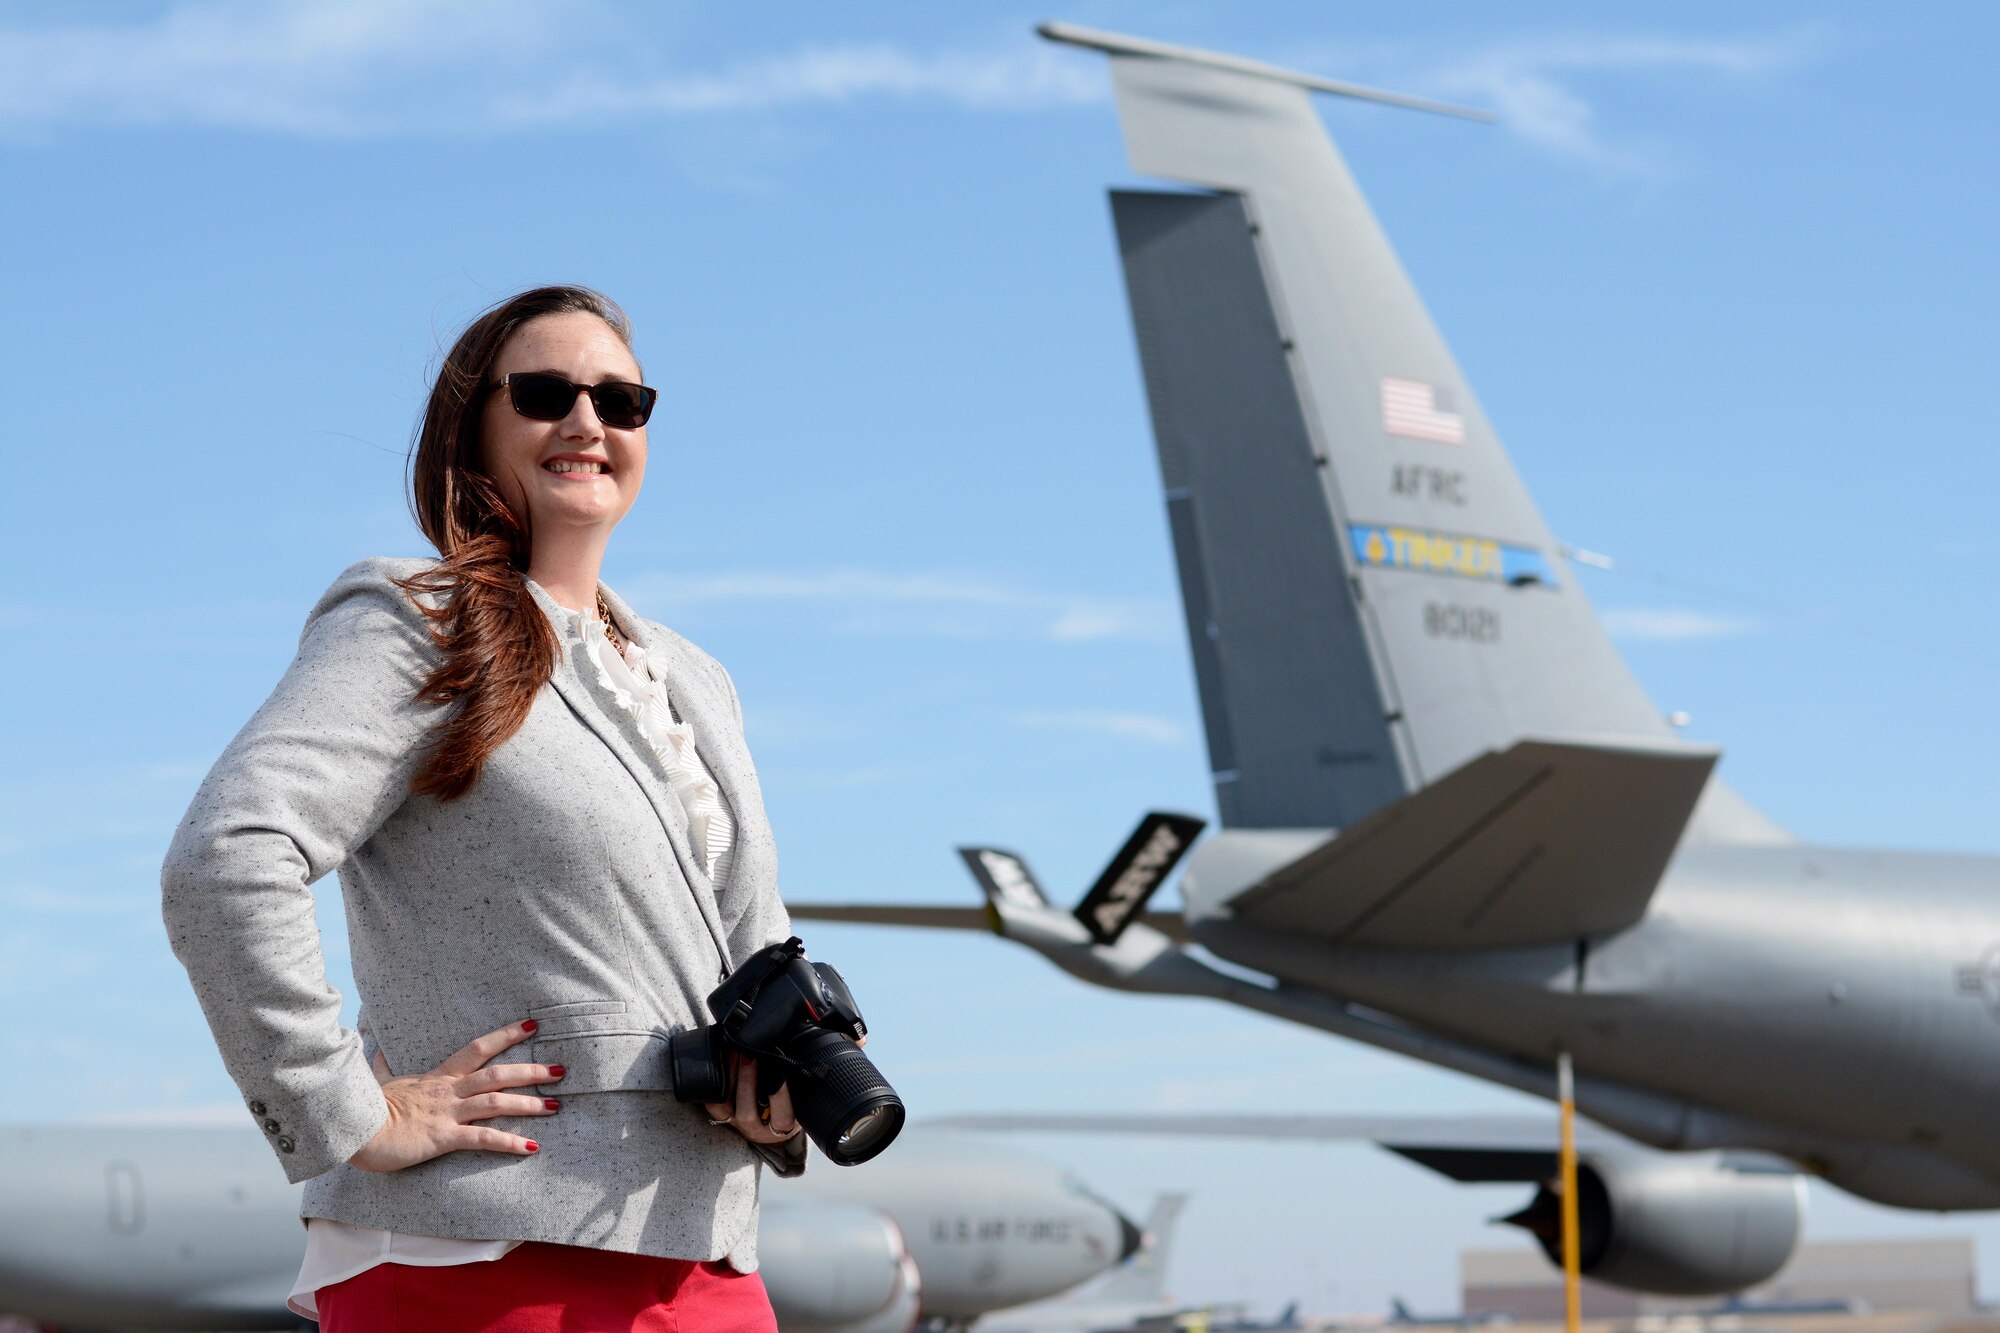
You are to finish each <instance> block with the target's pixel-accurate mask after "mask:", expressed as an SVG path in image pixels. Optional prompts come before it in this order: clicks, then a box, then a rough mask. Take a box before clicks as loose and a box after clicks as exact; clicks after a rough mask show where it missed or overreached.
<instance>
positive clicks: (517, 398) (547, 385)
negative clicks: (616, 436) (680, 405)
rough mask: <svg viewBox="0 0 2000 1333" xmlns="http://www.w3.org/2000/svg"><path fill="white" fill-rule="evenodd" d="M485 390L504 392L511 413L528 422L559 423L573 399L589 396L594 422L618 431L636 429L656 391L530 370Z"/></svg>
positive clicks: (650, 409) (649, 412) (621, 382)
mask: <svg viewBox="0 0 2000 1333" xmlns="http://www.w3.org/2000/svg"><path fill="white" fill-rule="evenodd" d="M488 387H489V388H494V389H501V388H504V389H506V390H507V397H508V399H509V400H511V401H512V402H513V404H514V410H515V411H516V412H519V413H520V414H521V415H522V416H524V417H526V418H528V420H530V421H561V420H562V419H563V418H564V417H566V416H568V415H569V411H570V409H571V408H572V407H575V406H576V396H577V395H578V394H580V393H587V394H589V395H590V405H591V406H592V407H594V408H596V409H597V419H598V420H599V421H602V422H603V423H604V424H605V425H607V426H612V427H615V428H616V429H618V430H636V429H638V428H639V427H640V426H643V425H645V424H646V418H647V417H650V416H652V415H653V404H654V403H655V402H656V401H658V399H659V397H660V391H659V390H658V389H649V388H647V387H646V386H645V385H643V384H633V383H631V382H630V381H629V380H606V381H604V383H602V384H573V383H571V382H570V381H569V380H566V379H564V378H563V377H562V376H560V375H551V374H549V373H548V372H547V371H540V370H530V371H525V372H516V373H515V374H512V375H502V376H501V377H500V379H499V381H498V382H497V383H495V384H492V385H490V386H488Z"/></svg>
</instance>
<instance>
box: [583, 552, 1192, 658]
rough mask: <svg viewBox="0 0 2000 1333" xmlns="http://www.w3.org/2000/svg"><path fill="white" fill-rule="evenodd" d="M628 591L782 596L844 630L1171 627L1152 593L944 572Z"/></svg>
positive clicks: (1121, 631) (1148, 636)
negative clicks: (1025, 584)
mask: <svg viewBox="0 0 2000 1333" xmlns="http://www.w3.org/2000/svg"><path fill="white" fill-rule="evenodd" d="M621 583H622V584H623V585H624V586H625V587H626V590H627V592H628V594H629V595H633V596H637V597H640V598H641V599H643V600H646V601H653V600H655V599H657V601H658V603H659V605H661V606H662V607H663V608H666V609H667V610H668V611H669V612H670V613H671V612H672V611H673V610H674V609H675V608H682V609H685V608H696V607H701V606H704V605H718V604H750V603H758V602H774V603H775V602H781V603H785V604H787V606H788V608H790V609H792V610H794V611H796V610H797V609H806V610H811V611H817V612H820V613H822V614H826V615H830V616H832V617H834V618H835V620H836V621H837V623H838V624H839V626H840V627H841V628H842V629H844V630H845V631H847V632H850V633H862V634H883V635H898V634H906V635H919V636H925V637H946V638H979V637H988V636H992V637H999V636H1008V635H1012V636H1021V635H1027V636H1032V637H1036V638H1046V639H1054V640H1058V641H1061V642H1070V643H1074V642H1083V641H1092V640H1103V639H1145V640H1159V639H1166V638H1170V637H1171V635H1172V632H1173V631H1172V625H1173V617H1172V612H1171V609H1170V608H1169V606H1168V605H1167V604H1166V603H1165V602H1163V601H1158V600H1147V599H1140V598H1117V597H1098V596H1092V595H1090V594H1086V593H1060V592H1045V591H1041V590H1038V589H1031V588H1022V587H1018V586H1014V585H1010V584H1005V583H998V582H992V581H989V580H984V579H977V578H968V577H963V576H959V575H950V574H887V573H882V572H879V571H875V570H867V569H852V568H850V569H829V570H814V571H809V572H805V573H794V572H785V571H736V572H722V573H713V574H691V575H690V574H650V575H647V574H642V575H639V576H637V577H635V578H629V579H625V580H622V581H621Z"/></svg>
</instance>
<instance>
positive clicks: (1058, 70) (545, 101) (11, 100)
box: [0, 0, 1109, 138]
mask: <svg viewBox="0 0 2000 1333" xmlns="http://www.w3.org/2000/svg"><path fill="white" fill-rule="evenodd" d="M85 12H87V11H85ZM645 42H646V38H645V36H644V35H642V34H640V33H637V32H635V31H633V30H632V29H631V27H630V24H629V20H628V16H626V15H623V14H621V13H620V12H619V11H618V9H617V8H615V7H613V6H609V5H605V4H601V3H597V2H596V0H570V3H558V4H535V3H529V2H528V0H340V2H339V3H333V2H332V0H313V2H312V3H289V4H281V5H273V4H268V3H263V0H182V3H179V4H175V5H173V6H171V7H170V8H168V9H166V10H165V11H164V12H162V13H161V14H159V16H158V17H156V18H153V19H150V20H147V21H143V22H136V23H135V22H116V21H111V20H100V21H97V22H87V21H86V22H70V23H56V24H47V23H41V24H37V23H27V22H21V21H18V20H17V21H16V22H14V23H12V24H9V25H6V26H0V125H4V126H6V127H7V132H8V133H9V134H10V135H12V136H13V137H15V138H29V137H34V136H38V135H39V136H42V137H47V136H48V135H49V134H50V133H52V132H54V131H59V130H63V129H69V128H74V127H78V126H89V125H96V126H165V125H196V126H209V127H221V128H229V129H239V130H254V131H262V132H266V133H274V134H284V135H297V136H304V137H311V138H366V137H386V136H392V135H411V134H431V133H440V132H445V133H451V132H491V131H493V130H496V129H507V128H515V127H520V126H525V125H562V124H583V123H602V122H606V121H614V120H629V119H632V118H634V117H642V116H688V115H702V114H711V113H717V112H737V111H753V110H763V109H770V108H776V107H785V106H796V105H804V104H822V105H825V104H840V103H847V102H853V101H857V100H861V99H865V98H900V99H906V100H928V101H934V102H939V103H943V104H947V105H951V106H957V107H962V108H968V109H975V110H988V111H991V110H998V111H1029V110H1038V109H1042V108H1046V107H1052V106H1065V105H1072V104H1076V103H1081V102H1094V101H1101V100H1103V99H1104V98H1105V97H1106V96H1107V95H1108V92H1109V89H1108V86H1107V81H1106V80H1105V78H1104V77H1103V71H1102V70H1100V69H1093V68H1091V67H1090V66H1089V64H1088V63H1085V62H1077V61H1074V60H1068V59H1064V58H1063V54H1062V53H1060V52H1055V51H1052V50H1050V49H1048V48H1046V47H1044V46H1042V45H1040V44H1038V43H1034V42H1032V41H1030V40H1028V39H1027V38H1026V35H1025V34H1023V39H1022V41H1021V42H1019V43H1016V44H1011V45H1010V46H1009V47H1008V48H1007V49H1005V50H994V51H930V52H919V51H911V50H907V49H904V48H902V47H900V46H894V45H888V44H883V43H866V44H861V43H847V44H830V45H820V46H811V47H803V48H798V49H794V50H791V51H787V52H782V53H778V54H773V55H770V56H766V57H762V58H759V59H755V60H750V61H745V62H742V63H738V64H735V65H731V66H725V67H723V68H720V69H714V70H703V71H680V72H674V71H662V70H660V69H659V68H658V67H657V62H656V61H655V60H654V59H653V58H652V57H653V53H651V52H649V51H647V50H646V49H645Z"/></svg>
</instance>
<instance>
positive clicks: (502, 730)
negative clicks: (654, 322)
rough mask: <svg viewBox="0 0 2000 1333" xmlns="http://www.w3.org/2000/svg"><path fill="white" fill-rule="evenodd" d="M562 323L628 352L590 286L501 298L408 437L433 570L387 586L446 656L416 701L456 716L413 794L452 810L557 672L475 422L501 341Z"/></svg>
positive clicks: (524, 551)
mask: <svg viewBox="0 0 2000 1333" xmlns="http://www.w3.org/2000/svg"><path fill="white" fill-rule="evenodd" d="M572 312H578V313H582V314H588V315H596V316H597V317H598V318H599V319H601V320H603V321H604V322H605V323H606V324H609V325H610V326H611V328H612V331H613V332H615V333H616V334H617V335H618V337H619V339H620V340H621V341H623V342H624V343H625V345H626V346H627V347H630V346H631V345H632V328H631V324H630V322H629V321H628V320H627V319H626V318H625V312H624V311H623V310H620V309H619V308H618V305H617V303H616V302H614V301H612V300H611V299H610V298H609V297H607V296H604V295H602V294H600V293H598V292H594V291H592V290H590V289H589V288H588V287H537V288H535V289H534V290H532V291H526V292H522V293H521V294H520V295H518V296H510V297H508V298H507V299H506V300H504V301H502V302H500V303H499V304H498V305H495V306H493V307H492V308H490V309H488V310H487V311H486V312H485V313H484V314H482V315H480V316H479V318H477V319H475V320H473V321H472V323H471V324H469V325H467V326H466V330H465V332H463V333H461V334H459V335H458V341H457V342H455V343H453V344H452V348H451V351H450V352H448V353H447V354H446V355H445V358H444V362H443V364H442V365H440V366H439V367H438V373H437V379H436V380H435V381H434V382H433V383H432V384H431V394H430V400H429V402H427V403H426V404H425V405H424V415H423V420H422V421H421V422H419V423H418V426H417V434H416V440H415V442H414V443H413V444H412V445H411V448H410V466H409V480H410V508H411V512H412V513H413V514H414V515H415V516H416V520H417V526H418V527H420V528H422V529H423V533H424V536H426V537H428V538H430V541H431V545H433V546H435V547H437V550H438V554H439V555H440V556H442V557H443V560H442V562H441V563H439V564H437V565H435V566H433V567H432V568H430V569H427V570H423V571H421V572H420V573H417V574H412V575H411V576H410V577H409V578H407V579H397V580H396V583H397V584H398V586H400V587H401V588H402V589H403V591H404V592H405V593H406V594H410V595H411V596H410V600H411V601H412V602H413V603H415V604H416V606H417V608H418V609H419V610H421V611H422V612H423V613H424V615H426V616H428V617H429V618H430V622H431V626H430V631H431V639H432V641H433V642H435V643H436V644H437V646H438V647H439V648H440V649H441V650H443V652H444V661H443V662H441V663H440V664H439V665H438V666H437V668H436V669H435V670H433V671H432V672H431V673H430V675H429V676H428V677H426V678H425V680H424V683H423V684H422V685H421V686H420V687H419V688H418V690H417V694H416V697H417V699H418V700H419V701H422V702H427V703H439V704H450V703H456V704H457V705H458V706H457V707H456V708H455V709H453V710H452V711H451V712H450V713H449V714H447V715H446V716H445V718H444V719H443V720H442V721H441V722H439V723H438V724H437V725H436V726H435V727H434V728H432V731H431V734H430V737H429V739H428V741H427V742H426V749H427V753H426V754H425V756H424V760H423V763H422V765H421V766H420V767H419V769H418V771H417V774H416V776H415V778H413V779H412V780H411V782H410V790H411V791H412V792H413V793H417V794H422V795H430V796H435V797H437V798H438V799H439V800H441V801H454V800H457V799H458V798H459V797H461V796H463V795H465V793H467V792H468V791H470V790H472V787H473V784H474V783H476V782H478V781H479V774H480V771H481V769H483V768H484V767H485V765H486V761H487V759H488V758H489V757H491V755H492V754H493V751H494V750H495V749H497V748H498V747H499V746H500V745H501V743H502V742H504V741H506V739H507V738H508V737H510V736H512V735H513V734H514V733H515V732H517V731H519V730H520V729H521V724H522V723H523V722H526V721H527V720H528V710H529V709H530V708H531V707H533V706H534V702H535V695H536V694H537V693H539V692H540V690H541V688H542V686H543V685H545V684H547V683H548V679H549V675H550V673H551V672H553V671H554V669H555V660H556V653H557V651H558V649H559V647H560V645H559V644H558V642H557V639H556V633H555V629H554V628H553V627H552V626H551V625H550V624H549V621H548V617H547V616H545V615H543V614H542V610H541V608H540V607H539V606H537V605H536V604H535V600H534V596H533V594H531V593H530V592H529V591H528V584H527V571H528V552H529V540H530V536H531V534H530V532H529V529H528V518H529V516H528V515H527V514H525V513H523V514H516V513H514V512H513V511H512V510H511V509H509V508H508V507H507V502H506V501H505V500H504V499H502V498H501V496H500V490H499V488H498V487H497V486H495V485H494V484H493V479H492V477H491V476H490V475H488V473H487V470H486V462H485V459H484V457H483V456H482V453H481V449H480V438H479V419H480V412H481V408H482V406H483V404H484V402H485V388H484V386H485V385H486V380H487V376H488V375H489V374H490V373H491V372H492V369H493V362H494V359H495V358H496V357H498V356H499V354H500V349H501V348H502V347H504V346H505V345H506V343H507V340H508V339H509V338H511V337H513V336H514V333H515V331H516V330H518V329H519V328H520V327H521V326H522V325H524V324H526V323H527V322H528V321H530V320H533V319H539V318H541V317H542V316H543V315H559V314H567V313H572ZM418 593H425V594H430V595H431V596H432V597H435V598H437V599H438V601H439V604H438V605H436V606H432V605H428V604H427V603H426V602H425V601H424V600H423V599H420V598H419V597H417V596H416V595H415V594H418Z"/></svg>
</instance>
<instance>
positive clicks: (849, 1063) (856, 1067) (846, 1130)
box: [667, 935, 903, 1166]
mask: <svg viewBox="0 0 2000 1333" xmlns="http://www.w3.org/2000/svg"><path fill="white" fill-rule="evenodd" d="M708 1009H709V1012H710V1013H712V1014H714V1015H715V1022H713V1023H711V1024H709V1025H708V1026H707V1027H699V1028H690V1029H689V1030H688V1031H686V1032H676V1033H675V1034H674V1035H673V1036H672V1037H670V1038H668V1040H667V1059H668V1061H669V1063H670V1065H671V1069H672V1074H673V1080H674V1097H675V1098H676V1099H677V1100H679V1101H683V1102H691V1103H703V1102H728V1101H732V1100H734V1098H735V1094H736V1089H735V1087H734V1086H733V1082H734V1080H733V1079H732V1078H731V1077H730V1070H729V1053H730V1052H731V1051H736V1052H739V1053H741V1054H743V1055H746V1056H752V1057H755V1059H756V1061H757V1098H758V1100H759V1101H760V1102H762V1101H764V1100H766V1099H768V1098H769V1097H770V1096H771V1094H772V1093H774V1092H776V1091H777V1090H778V1088H779V1086H780V1085H781V1084H782V1085H786V1086H788V1087H789V1088H790V1089H791V1094H792V1110H793V1112H794V1113H795V1114H796V1115H797V1116H798V1120H799V1124H800V1126H801V1127H802V1128H803V1129H804V1130H805V1132H806V1134H807V1135H808V1136H809V1137H810V1138H811V1139H812V1141H813V1142H814V1143H816V1144H818V1145H819V1150H820V1151H821V1152H823V1153H825V1154H826V1156H827V1158H828V1159H829V1160H830V1161H833V1162H837V1163H839V1164H840V1165H841V1166H853V1165H855V1164H856V1163H858V1162H865V1161H867V1160H868V1159H869V1158H871V1157H873V1156H875V1154H877V1153H879V1152H881V1151H882V1150H883V1149H884V1148H886V1147H888V1146H889V1144H890V1143H891V1142H892V1141H893V1140H894V1139H895V1137H896V1135H897V1134H898V1133H899V1132H900V1131H901V1130H902V1128H903V1100H902V1098H900V1097H898V1096H897V1095H896V1090H895V1089H894V1088H892V1087H890V1086H889V1083H888V1080H886V1079H884V1078H883V1077H882V1075H881V1073H880V1072H879V1071H877V1070H876V1068H875V1064H874V1062H873V1061H872V1060H870V1059H869V1058H868V1057H867V1056H866V1055H863V1054H862V1053H861V1048H860V1046H859V1045H857V1044H856V1043H858V1042H859V1041H860V1040H861V1039H862V1038H863V1037H865V1036H867V1035H868V1025H867V1024H866V1023H864V1022H862V1021H861V1010H860V1008H859V1006H857V1005H856V1004H855V1003H854V995H853V993H852V992H850V991H849V990H848V989H847V983H846V982H844V981H842V980H841V979H840V973H838V972H836V971H834V970H833V969H832V968H831V967H828V966H827V965H826V964H825V963H813V962H808V961H807V960H806V951H805V946H804V945H803V944H801V943H800V942H799V939H798V937H797V936H796V935H794V936H793V937H792V938H791V939H788V940H786V941H785V942H784V943H783V944H773V945H771V946H769V947H768V948H764V949H760V950H758V951H757V952H756V953H755V954H753V955H752V956H751V957H750V958H749V959H748V960H747V961H746V962H744V964H743V965H742V966H741V967H739V968H737V969H736V970H735V971H734V972H731V973H730V974H729V975H728V976H727V977H725V978H723V981H722V984H721V985H720V986H717V987H716V988H715V990H714V991H713V992H712V993H711V994H710V995H709V997H708Z"/></svg>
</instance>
